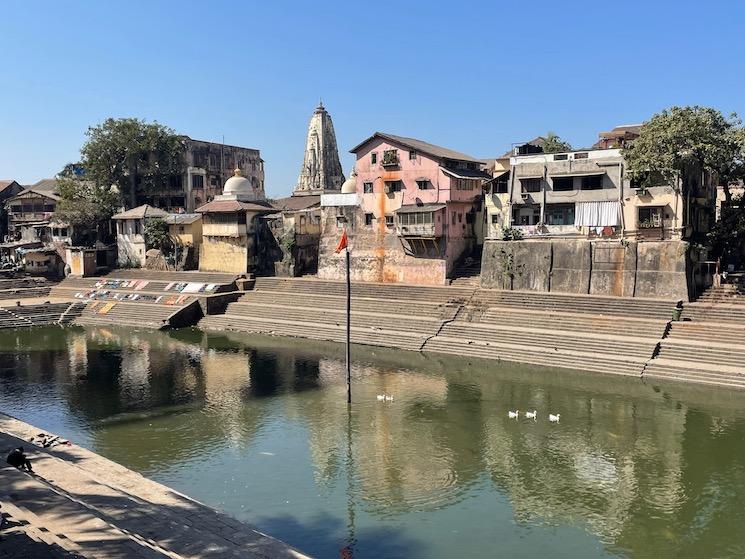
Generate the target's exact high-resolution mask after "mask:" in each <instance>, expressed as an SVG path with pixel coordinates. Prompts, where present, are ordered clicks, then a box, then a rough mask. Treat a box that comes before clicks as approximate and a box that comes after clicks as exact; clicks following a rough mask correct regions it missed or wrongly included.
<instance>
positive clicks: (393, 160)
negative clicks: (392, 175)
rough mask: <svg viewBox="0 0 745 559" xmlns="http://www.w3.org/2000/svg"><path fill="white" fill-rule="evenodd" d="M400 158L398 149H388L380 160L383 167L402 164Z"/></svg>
mask: <svg viewBox="0 0 745 559" xmlns="http://www.w3.org/2000/svg"><path fill="white" fill-rule="evenodd" d="M400 163H401V162H400V160H399V158H398V150H395V149H394V150H387V151H384V152H383V158H382V159H381V161H380V164H381V165H382V166H383V167H398V166H399V164H400Z"/></svg>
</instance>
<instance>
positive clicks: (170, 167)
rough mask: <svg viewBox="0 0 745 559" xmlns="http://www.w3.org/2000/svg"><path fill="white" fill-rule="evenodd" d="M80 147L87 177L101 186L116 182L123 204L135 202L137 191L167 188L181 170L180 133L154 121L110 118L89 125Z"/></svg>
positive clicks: (129, 205) (82, 163)
mask: <svg viewBox="0 0 745 559" xmlns="http://www.w3.org/2000/svg"><path fill="white" fill-rule="evenodd" d="M86 134H87V136H88V139H87V140H86V142H85V144H84V145H83V148H82V149H81V152H80V153H81V156H82V159H81V161H80V164H81V165H82V167H83V168H84V169H85V173H86V178H87V179H88V180H90V181H92V182H93V183H95V184H96V185H98V186H99V187H101V188H105V187H111V186H115V187H117V188H118V190H119V192H120V193H121V195H122V199H123V203H124V206H125V207H130V208H131V207H133V206H135V205H136V204H137V191H138V190H142V191H144V192H149V191H154V190H158V189H162V188H166V187H168V185H169V181H170V180H171V177H173V176H174V175H180V174H181V173H182V172H183V170H184V165H185V162H184V144H183V141H182V138H181V136H178V135H177V134H176V133H175V132H174V131H173V130H172V129H170V128H168V127H167V126H163V125H162V124H159V123H157V122H152V123H148V122H145V121H144V120H139V119H136V118H119V119H113V118H109V119H107V120H106V121H104V122H103V123H102V124H99V125H97V126H91V127H90V128H88V132H87V133H86Z"/></svg>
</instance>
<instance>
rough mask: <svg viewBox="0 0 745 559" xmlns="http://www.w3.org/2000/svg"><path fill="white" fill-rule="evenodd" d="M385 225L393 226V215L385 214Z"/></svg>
mask: <svg viewBox="0 0 745 559" xmlns="http://www.w3.org/2000/svg"><path fill="white" fill-rule="evenodd" d="M385 226H386V227H393V216H392V215H387V216H385Z"/></svg>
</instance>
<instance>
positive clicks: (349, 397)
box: [344, 232, 352, 406]
mask: <svg viewBox="0 0 745 559" xmlns="http://www.w3.org/2000/svg"><path fill="white" fill-rule="evenodd" d="M345 233H346V232H345ZM344 250H345V253H346V260H347V348H346V349H347V404H348V405H350V406H351V405H352V360H351V355H350V341H351V340H350V339H351V322H352V321H351V315H352V283H351V281H350V279H349V245H347V246H345V247H344Z"/></svg>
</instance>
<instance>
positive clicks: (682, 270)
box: [634, 241, 689, 301]
mask: <svg viewBox="0 0 745 559" xmlns="http://www.w3.org/2000/svg"><path fill="white" fill-rule="evenodd" d="M688 256H689V245H688V243H687V242H685V241H649V242H643V243H639V247H638V249H637V266H636V290H635V293H634V294H635V295H636V296H637V297H657V298H665V299H680V300H683V301H688V276H687V273H686V270H687V261H688Z"/></svg>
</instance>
